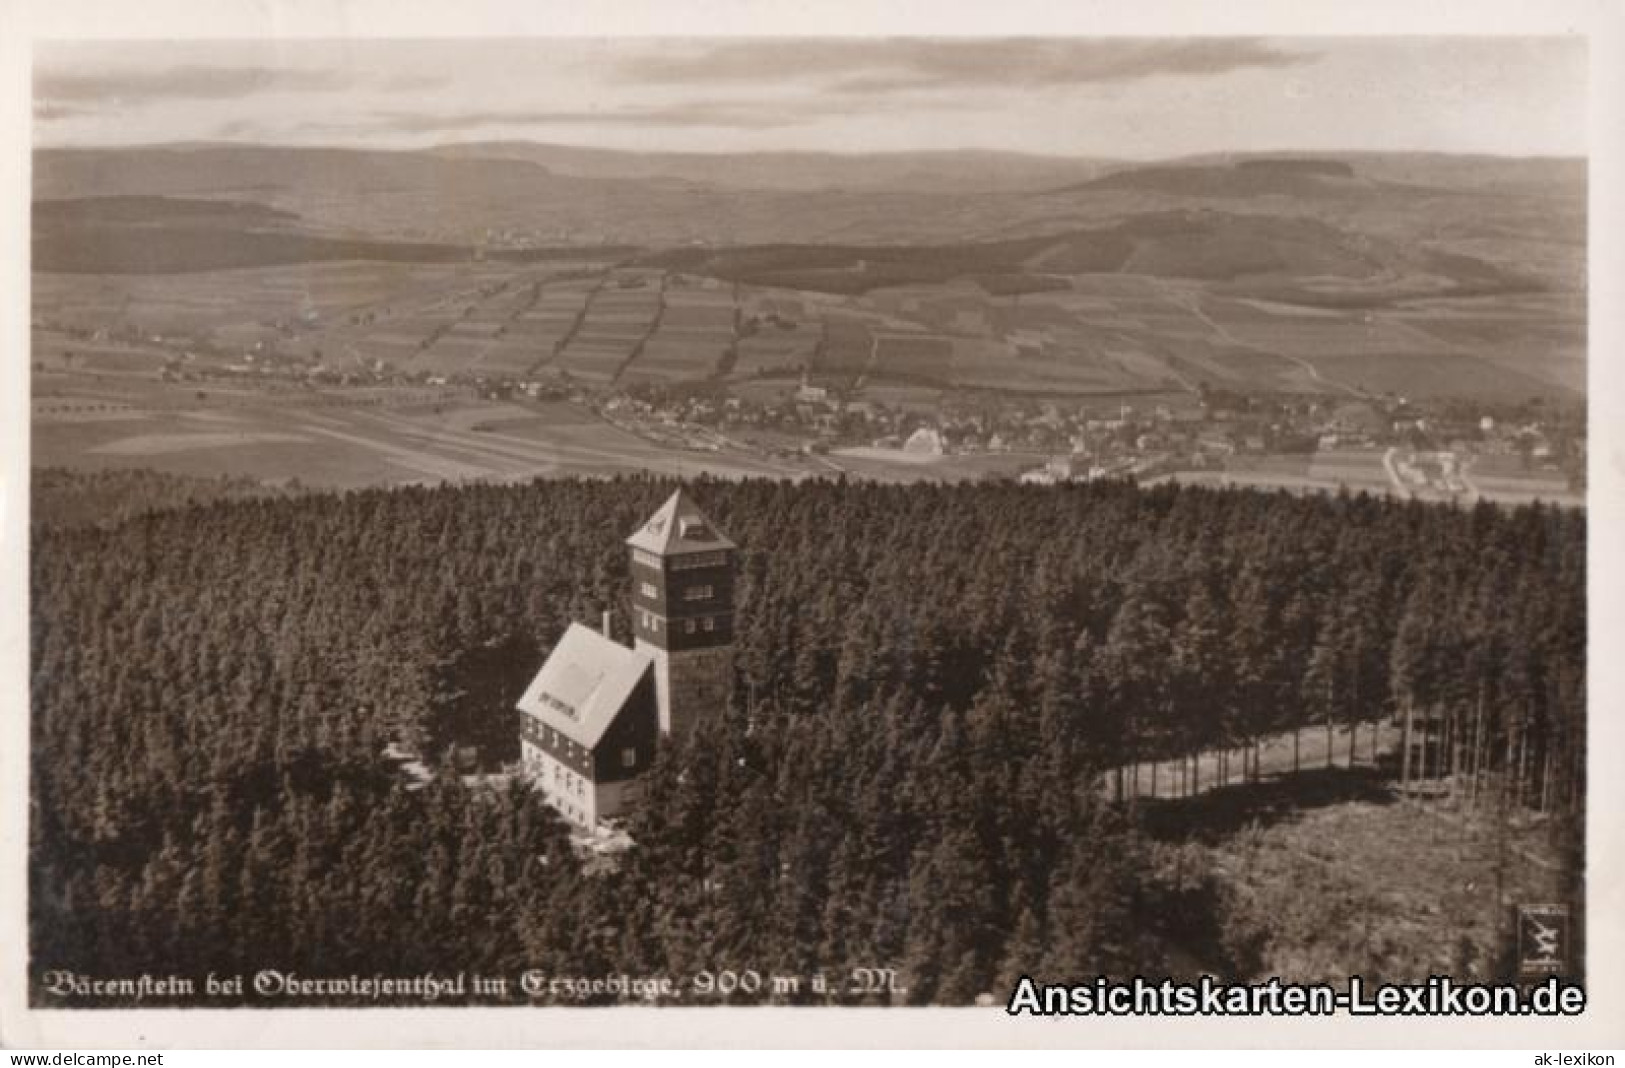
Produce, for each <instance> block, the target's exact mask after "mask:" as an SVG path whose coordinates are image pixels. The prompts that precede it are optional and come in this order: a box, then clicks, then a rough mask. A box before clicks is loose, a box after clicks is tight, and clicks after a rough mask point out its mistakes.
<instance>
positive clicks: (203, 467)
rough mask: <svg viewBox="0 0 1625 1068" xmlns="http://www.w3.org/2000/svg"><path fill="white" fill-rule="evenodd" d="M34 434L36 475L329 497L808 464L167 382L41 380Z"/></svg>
mask: <svg viewBox="0 0 1625 1068" xmlns="http://www.w3.org/2000/svg"><path fill="white" fill-rule="evenodd" d="M199 393H201V394H202V396H201V397H200V396H199ZM31 430H32V433H31V448H32V462H33V464H34V465H35V466H50V467H70V468H82V469H83V468H88V469H101V468H119V467H125V468H136V467H150V468H156V469H158V470H162V471H167V472H170V473H173V474H180V475H191V476H200V477H211V478H212V477H215V476H218V475H226V474H229V475H239V476H247V477H250V478H254V479H257V480H260V481H264V482H269V483H285V482H289V481H292V480H297V481H299V482H300V483H302V484H305V485H310V486H323V487H330V488H350V487H359V486H369V485H391V484H398V483H414V482H438V481H443V480H454V481H463V480H474V479H486V480H492V481H512V480H519V479H529V478H536V477H555V476H565V475H585V476H607V475H614V474H625V473H631V472H637V471H649V472H658V473H663V474H679V473H680V474H683V475H687V476H693V475H697V474H700V473H702V472H709V473H712V474H715V475H717V476H720V477H739V476H742V475H761V476H769V477H786V476H791V477H793V476H796V475H799V474H801V473H802V468H801V467H800V466H798V465H786V464H783V463H777V462H768V461H766V460H758V459H754V458H752V457H749V456H727V455H719V454H713V453H688V452H685V451H683V450H680V449H673V448H671V447H669V446H665V445H657V444H655V443H652V442H649V441H645V440H643V439H642V438H640V437H637V436H636V435H633V434H630V433H628V432H626V431H624V430H620V429H618V428H616V427H614V426H611V425H610V424H608V423H606V422H604V421H603V420H602V419H600V418H598V417H597V416H596V415H594V414H593V413H591V412H589V411H586V410H583V409H579V408H576V407H573V406H571V405H568V404H563V403H546V404H533V403H524V404H520V403H493V402H490V401H480V400H478V399H476V398H474V397H472V396H471V395H469V394H467V393H465V392H462V391H457V390H441V391H433V390H402V389H379V390H354V391H334V392H331V393H325V394H321V393H315V394H313V393H310V392H307V391H292V390H290V391H285V392H278V393H267V392H261V391H255V390H227V389H218V388H209V389H205V390H201V391H199V390H195V389H191V388H185V389H183V388H181V387H179V386H175V385H168V384H162V383H156V382H154V383H141V384H139V386H138V387H137V388H133V389H132V388H130V386H129V384H127V383H122V382H120V383H112V384H109V383H105V382H100V383H99V382H96V381H95V380H87V379H86V378H85V377H84V376H80V375H74V376H42V377H41V378H39V379H38V380H37V382H36V393H35V399H34V416H33V420H32V426H31Z"/></svg>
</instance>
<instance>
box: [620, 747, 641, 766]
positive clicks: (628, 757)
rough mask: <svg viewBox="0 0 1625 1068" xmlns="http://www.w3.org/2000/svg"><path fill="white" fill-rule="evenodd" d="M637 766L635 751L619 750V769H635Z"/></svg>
mask: <svg viewBox="0 0 1625 1068" xmlns="http://www.w3.org/2000/svg"><path fill="white" fill-rule="evenodd" d="M637 766H638V751H637V750H636V749H622V750H621V767H623V768H635V767H637Z"/></svg>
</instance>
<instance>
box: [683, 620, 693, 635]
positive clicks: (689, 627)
mask: <svg viewBox="0 0 1625 1068" xmlns="http://www.w3.org/2000/svg"><path fill="white" fill-rule="evenodd" d="M683 633H684V634H693V633H694V621H693V620H692V619H685V620H683Z"/></svg>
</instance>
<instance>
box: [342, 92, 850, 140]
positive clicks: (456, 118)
mask: <svg viewBox="0 0 1625 1068" xmlns="http://www.w3.org/2000/svg"><path fill="white" fill-rule="evenodd" d="M870 110H873V109H870V108H864V107H859V106H857V105H856V104H854V103H853V102H849V101H842V102H831V101H819V100H796V101H788V102H786V101H773V100H738V101H735V100H699V101H689V102H683V103H673V104H662V105H648V106H630V107H618V108H604V109H597V108H586V109H576V110H557V109H541V110H514V111H467V112H458V113H453V114H445V113H428V112H416V111H386V112H374V113H372V114H371V115H370V116H368V117H367V118H366V119H365V120H363V121H362V122H361V123H359V124H357V125H358V128H361V129H376V130H388V131H391V132H394V133H411V134H438V133H452V132H461V131H465V130H471V129H477V128H480V127H487V126H660V127H714V128H729V129H739V130H775V129H784V128H787V127H792V126H804V125H807V124H809V123H813V122H817V121H819V120H821V119H825V118H831V117H844V116H849V115H853V114H859V113H862V112H865V111H870Z"/></svg>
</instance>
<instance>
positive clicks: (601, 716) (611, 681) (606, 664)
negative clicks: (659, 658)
mask: <svg viewBox="0 0 1625 1068" xmlns="http://www.w3.org/2000/svg"><path fill="white" fill-rule="evenodd" d="M651 663H653V660H652V658H651V657H650V656H649V654H648V653H644V652H640V651H639V650H636V649H628V648H627V647H626V646H624V645H621V644H619V643H618V642H614V641H611V640H610V639H609V638H606V637H604V636H603V635H602V634H600V633H598V632H597V631H595V630H593V629H592V628H590V627H584V626H582V625H581V624H580V623H571V624H570V627H569V629H568V630H566V631H565V632H564V637H563V638H560V639H559V644H558V645H557V646H555V647H554V648H553V655H551V656H549V657H548V658H547V663H545V664H543V665H542V670H541V671H539V672H537V674H536V678H535V679H534V680H532V681H531V684H530V686H529V687H527V688H526V690H525V693H524V696H522V697H520V698H519V710H520V711H521V712H524V713H526V714H528V715H531V716H535V717H536V718H537V719H539V720H541V721H542V723H543V724H544V725H545V726H548V727H552V728H553V729H554V730H556V731H558V732H559V733H560V734H562V735H564V736H565V737H566V738H568V739H570V740H571V741H572V742H575V743H576V744H577V745H581V746H585V747H586V748H588V749H592V748H593V747H595V746H596V745H597V744H598V742H599V739H601V738H603V736H604V732H605V731H607V730H608V729H609V725H610V724H611V723H613V722H615V717H616V716H618V715H620V713H621V709H622V708H624V707H626V702H627V700H628V699H629V698H630V697H631V696H632V691H633V690H635V689H636V688H637V685H638V683H639V681H641V680H642V678H643V676H644V675H645V674H646V673H647V672H648V670H649V665H650V664H651Z"/></svg>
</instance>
